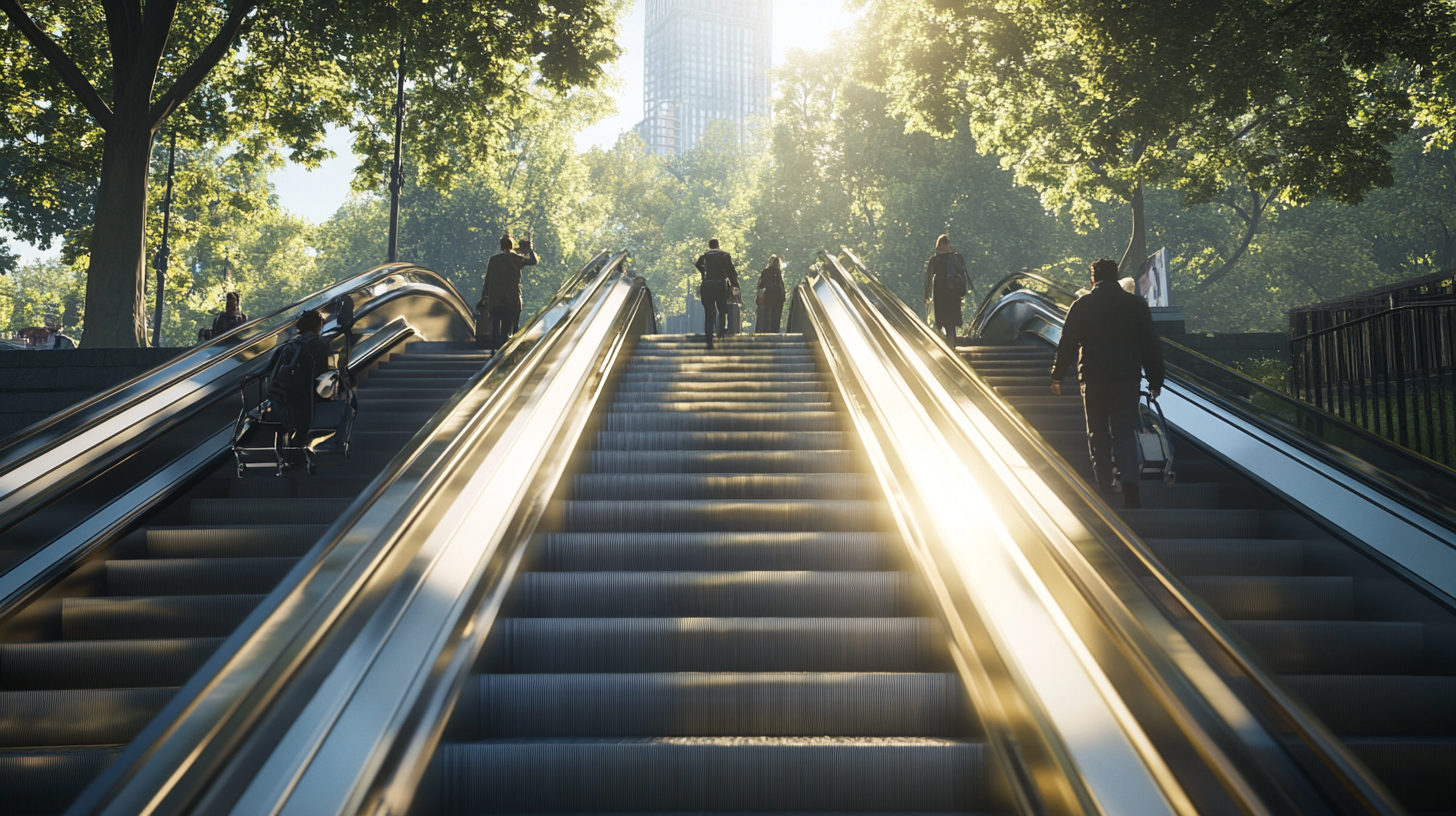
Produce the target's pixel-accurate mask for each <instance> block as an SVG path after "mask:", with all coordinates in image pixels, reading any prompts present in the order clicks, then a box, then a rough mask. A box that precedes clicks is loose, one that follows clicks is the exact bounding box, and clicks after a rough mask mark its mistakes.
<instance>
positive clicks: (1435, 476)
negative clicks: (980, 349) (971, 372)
mask: <svg viewBox="0 0 1456 816" xmlns="http://www.w3.org/2000/svg"><path fill="white" fill-rule="evenodd" d="M1024 274H1025V273H1018V274H1016V275H1010V276H1008V277H1006V278H1005V279H1003V281H1002V282H1001V284H998V286H1000V285H1004V284H1006V283H1007V282H1011V281H1014V280H1016V279H1018V278H1020V277H1022V275H1024ZM1036 277H1039V276H1036ZM995 291H996V290H995V289H993V290H992V293H993V295H991V296H988V297H987V300H986V302H985V303H983V304H982V306H981V308H980V309H979V310H978V311H977V315H976V319H975V321H973V323H972V333H973V334H976V335H979V334H980V333H981V329H982V328H984V326H985V324H986V322H987V321H988V320H989V319H990V318H991V317H993V316H994V314H995V307H996V306H997V305H998V303H999V301H996V302H993V296H994V293H995ZM1022 291H1023V292H1024V294H1023V295H1022V296H1023V297H1032V298H1037V299H1038V300H1040V301H1041V302H1042V303H1044V304H1045V308H1046V312H1047V314H1048V315H1052V314H1056V315H1061V314H1065V312H1066V309H1065V307H1064V306H1063V305H1062V304H1058V303H1057V302H1055V301H1052V300H1049V299H1046V298H1041V297H1038V294H1037V293H1035V292H1026V291H1025V290H1022ZM1045 339H1046V340H1047V341H1048V342H1052V343H1053V344H1055V342H1056V337H1047V338H1045ZM1161 339H1162V341H1163V347H1164V349H1165V355H1164V362H1165V364H1166V366H1167V369H1168V375H1169V377H1170V378H1172V379H1173V380H1181V381H1184V382H1186V383H1191V384H1193V385H1195V386H1196V387H1198V388H1199V389H1200V390H1202V391H1204V392H1206V393H1208V394H1210V395H1212V396H1213V397H1214V398H1216V399H1218V400H1219V401H1220V403H1221V404H1223V405H1224V406H1226V407H1228V408H1229V409H1231V410H1233V411H1236V412H1238V413H1239V414H1240V415H1242V416H1244V417H1246V418H1247V419H1249V421H1251V422H1255V423H1258V424H1260V425H1262V426H1264V427H1266V428H1268V429H1269V431H1270V432H1271V433H1274V434H1278V435H1279V436H1282V437H1284V438H1285V439H1287V440H1289V441H1290V442H1291V443H1292V444H1295V445H1297V446H1299V447H1300V449H1301V450H1303V451H1305V452H1306V453H1309V454H1311V455H1314V456H1318V457H1320V458H1323V459H1326V460H1329V461H1330V464H1331V465H1332V466H1335V467H1339V468H1341V470H1342V471H1343V472H1345V473H1348V474H1349V475H1350V476H1351V477H1353V478H1358V479H1360V480H1361V481H1364V482H1366V483H1367V484H1368V485H1369V486H1370V488H1371V489H1373V490H1376V491H1379V492H1380V493H1381V494H1382V495H1384V496H1386V497H1388V498H1390V499H1392V500H1394V501H1398V502H1400V503H1401V504H1404V505H1406V506H1407V507H1410V508H1411V509H1412V510H1414V511H1416V512H1418V513H1420V514H1421V515H1422V516H1424V517H1425V518H1428V519H1430V520H1431V521H1433V522H1435V523H1437V524H1441V525H1443V526H1447V527H1453V528H1456V521H1453V520H1456V470H1453V469H1452V468H1448V467H1446V466H1445V465H1442V464H1441V463H1440V462H1436V461H1434V460H1432V459H1430V458H1428V457H1425V456H1422V455H1420V454H1419V453H1416V452H1414V451H1411V450H1409V449H1406V448H1402V447H1400V446H1398V445H1396V444H1394V443H1392V442H1391V441H1390V440H1388V439H1386V438H1384V437H1382V436H1379V435H1377V434H1374V433H1371V432H1370V431H1367V430H1365V429H1364V428H1361V427H1360V426H1358V425H1355V424H1353V423H1351V422H1350V421H1348V420H1346V419H1344V418H1343V417H1341V416H1338V415H1337V414H1333V413H1331V412H1329V411H1326V410H1324V409H1323V408H1320V407H1319V406H1316V405H1311V404H1310V403H1308V402H1305V401H1303V400H1301V399H1299V398H1298V397H1294V396H1291V395H1290V394H1286V393H1284V392H1282V391H1279V390H1278V389H1275V388H1271V387H1269V386H1268V385H1265V384H1264V383H1262V382H1259V381H1258V380H1255V379H1253V378H1251V377H1249V376H1248V375H1246V374H1244V373H1243V372H1241V371H1239V370H1237V369H1234V368H1230V367H1229V366H1227V365H1224V364H1223V363H1220V362H1218V361H1217V360H1214V359H1212V358H1210V357H1208V356H1207V355H1204V354H1202V353H1200V352H1198V351H1195V350H1193V349H1191V348H1188V347H1187V346H1184V345H1183V344H1181V343H1179V342H1177V341H1175V340H1172V339H1169V338H1167V337H1163V338H1161ZM1179 358H1182V359H1185V360H1190V361H1193V362H1196V363H1197V364H1199V365H1202V366H1206V367H1207V369H1209V370H1210V371H1214V372H1217V376H1218V377H1219V379H1221V380H1225V381H1227V382H1224V383H1218V382H1214V381H1213V380H1212V379H1210V378H1209V377H1208V376H1206V375H1204V374H1200V373H1197V372H1195V371H1192V370H1190V369H1189V367H1188V366H1187V365H1186V364H1180V363H1179V362H1178V360H1179ZM1229 383H1233V384H1234V385H1233V386H1230V385H1229ZM1240 392H1244V393H1247V394H1248V395H1249V396H1242V395H1241V394H1240ZM1255 396H1257V397H1259V398H1262V399H1265V400H1268V401H1271V402H1274V403H1277V404H1279V405H1281V406H1283V407H1285V408H1287V409H1289V410H1291V411H1294V412H1296V413H1297V414H1298V415H1301V416H1305V417H1308V418H1309V419H1308V420H1306V421H1305V422H1307V423H1308V424H1310V425H1320V426H1324V427H1328V428H1329V429H1331V431H1332V433H1331V434H1330V435H1332V436H1339V437H1341V438H1343V439H1346V440H1349V442H1348V443H1344V445H1343V446H1342V443H1341V442H1339V441H1336V440H1332V439H1329V438H1326V436H1325V435H1321V434H1316V433H1314V432H1312V431H1310V430H1309V429H1308V428H1306V427H1301V425H1302V424H1304V423H1292V422H1290V421H1288V420H1286V419H1284V418H1282V417H1279V416H1277V415H1275V414H1273V413H1272V412H1271V411H1270V410H1269V409H1267V408H1262V407H1260V406H1258V405H1257V404H1256V403H1255V402H1254V398H1255ZM1352 444H1353V445H1356V446H1358V449H1352V447H1350V446H1349V445H1352ZM1372 454H1378V458H1379V460H1381V461H1373V460H1372ZM1397 471H1408V472H1409V471H1414V472H1418V473H1420V474H1421V475H1420V477H1419V478H1418V479H1411V478H1407V477H1404V476H1401V475H1400V474H1399V473H1398V472H1397ZM1438 485H1439V486H1443V487H1444V488H1445V490H1444V492H1436V491H1435V490H1433V488H1434V487H1435V486H1438Z"/></svg>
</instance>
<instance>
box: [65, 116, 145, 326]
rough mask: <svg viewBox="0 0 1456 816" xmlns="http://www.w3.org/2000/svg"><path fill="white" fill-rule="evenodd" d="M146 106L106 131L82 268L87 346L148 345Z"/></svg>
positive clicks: (118, 117)
mask: <svg viewBox="0 0 1456 816" xmlns="http://www.w3.org/2000/svg"><path fill="white" fill-rule="evenodd" d="M146 120H147V110H146V108H145V107H142V109H141V110H140V111H135V112H133V111H121V110H118V111H117V112H116V118H115V119H114V120H113V122H112V125H111V127H109V128H107V129H106V136H105V142H104V144H103V152H102V159H101V179H100V185H99V188H98V191H97V196H96V221H95V224H94V225H93V226H92V228H91V264H90V267H89V268H88V269H87V271H86V317H85V333H84V335H83V338H82V342H83V343H85V345H86V346H87V347H88V348H141V347H144V346H146V344H147V340H146V337H147V327H146V294H145V293H146V288H145V287H146V231H147V182H148V176H149V175H150V172H149V171H150V169H151V159H152V136H153V134H152V129H151V127H150V125H149V123H148V122H147V121H146Z"/></svg>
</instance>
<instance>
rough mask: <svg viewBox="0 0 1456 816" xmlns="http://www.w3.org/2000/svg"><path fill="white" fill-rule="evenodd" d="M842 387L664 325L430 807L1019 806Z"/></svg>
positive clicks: (767, 354) (480, 671)
mask: <svg viewBox="0 0 1456 816" xmlns="http://www.w3.org/2000/svg"><path fill="white" fill-rule="evenodd" d="M831 391H832V388H831V383H829V382H827V381H826V377H825V374H824V372H823V371H822V369H821V367H820V365H819V364H818V362H817V360H816V357H815V355H814V353H813V352H812V350H811V348H810V347H809V344H808V343H806V342H805V341H804V339H803V338H802V337H800V336H795V335H787V336H764V337H752V338H725V339H723V340H722V341H721V342H720V345H719V348H718V349H717V350H716V351H713V352H705V351H704V350H703V348H702V344H701V342H690V341H689V338H685V337H675V336H644V337H642V338H641V340H640V343H639V345H638V346H637V348H636V351H635V354H634V355H633V357H632V358H631V361H630V363H628V364H627V365H626V367H625V368H624V369H623V374H622V376H621V378H620V383H619V385H618V386H617V390H616V393H615V395H614V396H613V397H612V398H611V401H610V403H609V406H608V407H607V408H606V410H605V411H604V413H603V416H602V420H601V425H600V430H599V431H598V432H597V433H596V434H595V436H594V444H591V445H590V446H589V450H588V451H587V452H585V453H584V455H583V456H582V458H581V462H582V464H583V467H582V469H581V471H580V472H578V473H576V474H575V475H574V476H571V477H570V478H569V483H570V488H569V492H568V493H567V494H566V495H564V496H563V497H562V498H561V499H560V500H558V501H557V502H556V503H555V504H554V505H553V508H552V510H551V511H550V515H551V516H552V518H551V519H550V521H548V522H547V524H548V525H550V526H551V527H555V528H556V531H553V532H549V533H546V534H543V535H540V536H539V537H538V539H537V541H536V542H535V543H534V544H533V545H532V549H531V550H530V551H529V552H528V553H527V555H526V565H527V566H525V567H524V568H523V571H522V572H521V573H520V574H519V576H518V577H517V578H516V579H515V581H514V585H513V587H512V589H511V591H510V594H509V597H508V598H507V600H506V603H505V608H504V611H503V612H502V616H503V618H502V619H501V620H499V621H498V622H497V623H496V626H495V630H494V631H493V632H492V634H491V636H490V639H489V640H488V641H487V643H486V646H485V650H484V652H483V654H482V656H481V658H480V660H479V662H478V665H477V673H475V674H473V675H472V676H471V677H470V679H469V681H468V683H467V684H466V691H465V692H464V694H463V696H462V701H461V703H460V704H459V706H458V707H457V709H456V711H455V713H454V715H453V718H452V721H451V724H450V726H448V729H447V738H446V741H445V742H444V743H443V744H442V745H441V746H440V748H439V750H438V752H437V754H436V757H435V760H434V763H433V767H432V768H431V771H430V773H429V775H428V776H427V777H426V782H425V784H424V785H422V786H421V788H420V792H419V794H418V797H417V798H416V800H415V802H414V806H413V808H412V809H411V811H410V812H411V813H416V814H474V813H516V812H557V813H572V812H586V811H599V812H600V811H626V812H645V811H706V810H728V811H809V810H814V811H872V810H878V811H956V812H968V811H975V812H1005V811H1006V809H1007V807H1008V802H1007V800H1006V797H1005V793H1004V791H1003V790H1001V786H1000V785H999V784H998V781H997V778H998V776H999V769H998V768H997V766H996V763H995V761H994V759H993V758H992V757H991V755H990V751H989V749H988V747H987V745H986V744H985V741H984V739H983V736H982V734H981V731H980V727H979V724H978V722H977V718H976V716H975V715H974V713H973V712H972V711H970V710H969V705H968V702H967V696H966V691H965V689H964V688H963V687H962V685H961V683H960V680H959V678H958V677H957V675H956V674H955V673H954V671H953V669H952V666H951V662H950V659H949V655H948V653H947V652H946V649H945V635H944V634H943V633H942V631H941V625H940V623H939V621H938V620H936V619H935V618H934V617H933V616H932V615H931V614H930V613H929V609H928V606H927V601H926V599H925V597H924V591H923V588H922V587H921V586H919V584H918V581H917V580H916V578H915V577H914V576H912V575H911V574H910V573H909V572H907V571H906V564H905V554H904V551H903V544H901V543H900V542H899V541H898V540H897V539H896V537H895V536H894V535H893V534H892V533H891V532H890V529H889V528H888V527H887V524H886V512H885V507H884V497H883V495H882V493H881V492H880V489H879V486H878V484H877V483H876V482H875V480H874V479H873V477H872V476H871V475H870V474H869V473H868V472H867V471H866V468H865V465H864V463H863V461H862V459H861V457H860V456H858V455H857V453H856V450H855V448H856V444H855V442H854V440H853V435H852V430H851V428H849V427H848V423H847V421H846V419H845V417H844V416H843V411H842V408H841V407H840V406H839V405H837V398H836V397H835V396H833V395H832V393H831ZM567 779H569V780H570V782H569V783H568V784H563V780H567Z"/></svg>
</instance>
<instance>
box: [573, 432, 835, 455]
mask: <svg viewBox="0 0 1456 816" xmlns="http://www.w3.org/2000/svg"><path fill="white" fill-rule="evenodd" d="M845 441H846V440H845V435H844V434H843V433H842V432H839V431H673V432H665V433H645V432H642V433H638V432H625V431H602V432H600V433H598V434H597V450H603V451H667V450H690V451H705V450H721V451H786V450H791V451H792V450H824V451H838V450H844V443H845Z"/></svg>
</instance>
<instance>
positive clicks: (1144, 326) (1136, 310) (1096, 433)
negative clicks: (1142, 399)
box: [1052, 258, 1163, 508]
mask: <svg viewBox="0 0 1456 816" xmlns="http://www.w3.org/2000/svg"><path fill="white" fill-rule="evenodd" d="M1079 352H1080V355H1079ZM1079 356H1080V365H1079V367H1078V376H1079V378H1080V380H1081V382H1082V408H1083V410H1084V411H1085V412H1086V414H1087V447H1088V449H1089V451H1090V452H1091V454H1092V474H1093V477H1094V478H1095V479H1096V481H1097V486H1098V487H1106V486H1109V485H1111V486H1113V487H1114V488H1116V487H1118V486H1120V487H1121V488H1122V497H1123V506H1124V507H1128V508H1135V507H1141V506H1142V490H1141V487H1140V485H1139V484H1138V476H1139V473H1138V470H1139V467H1140V466H1141V463H1140V460H1139V456H1138V447H1137V431H1138V392H1139V386H1140V385H1141V384H1142V378H1143V375H1144V373H1146V374H1147V378H1148V393H1150V394H1152V396H1153V399H1157V398H1158V394H1159V393H1161V392H1162V390H1163V347H1162V344H1161V343H1160V342H1159V340H1158V335H1157V332H1156V331H1154V330H1153V314H1152V312H1151V311H1150V310H1149V309H1148V304H1147V302H1146V301H1144V300H1143V299H1142V298H1140V297H1138V296H1137V295H1134V294H1131V293H1129V292H1126V291H1123V288H1122V287H1121V286H1120V285H1118V282H1117V262H1115V261H1112V260H1109V259H1107V258H1103V259H1102V260H1100V261H1097V262H1096V263H1094V264H1092V291H1091V292H1088V293H1087V294H1085V295H1083V296H1082V297H1080V298H1078V299H1077V302H1076V303H1073V304H1072V308H1070V309H1068V310H1067V319H1066V322H1065V323H1063V324H1062V341H1061V343H1060V344H1059V345H1058V346H1057V360H1056V363H1054V364H1053V365H1052V393H1053V394H1057V395H1060V394H1061V393H1062V378H1063V377H1065V376H1066V375H1067V372H1068V371H1070V370H1071V368H1072V363H1073V362H1074V361H1077V360H1078V359H1079ZM1114 463H1115V464H1116V470H1115V471H1114V468H1113V465H1114ZM1114 473H1116V474H1117V475H1120V477H1121V479H1120V482H1119V481H1118V480H1117V479H1116V477H1115V476H1114Z"/></svg>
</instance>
